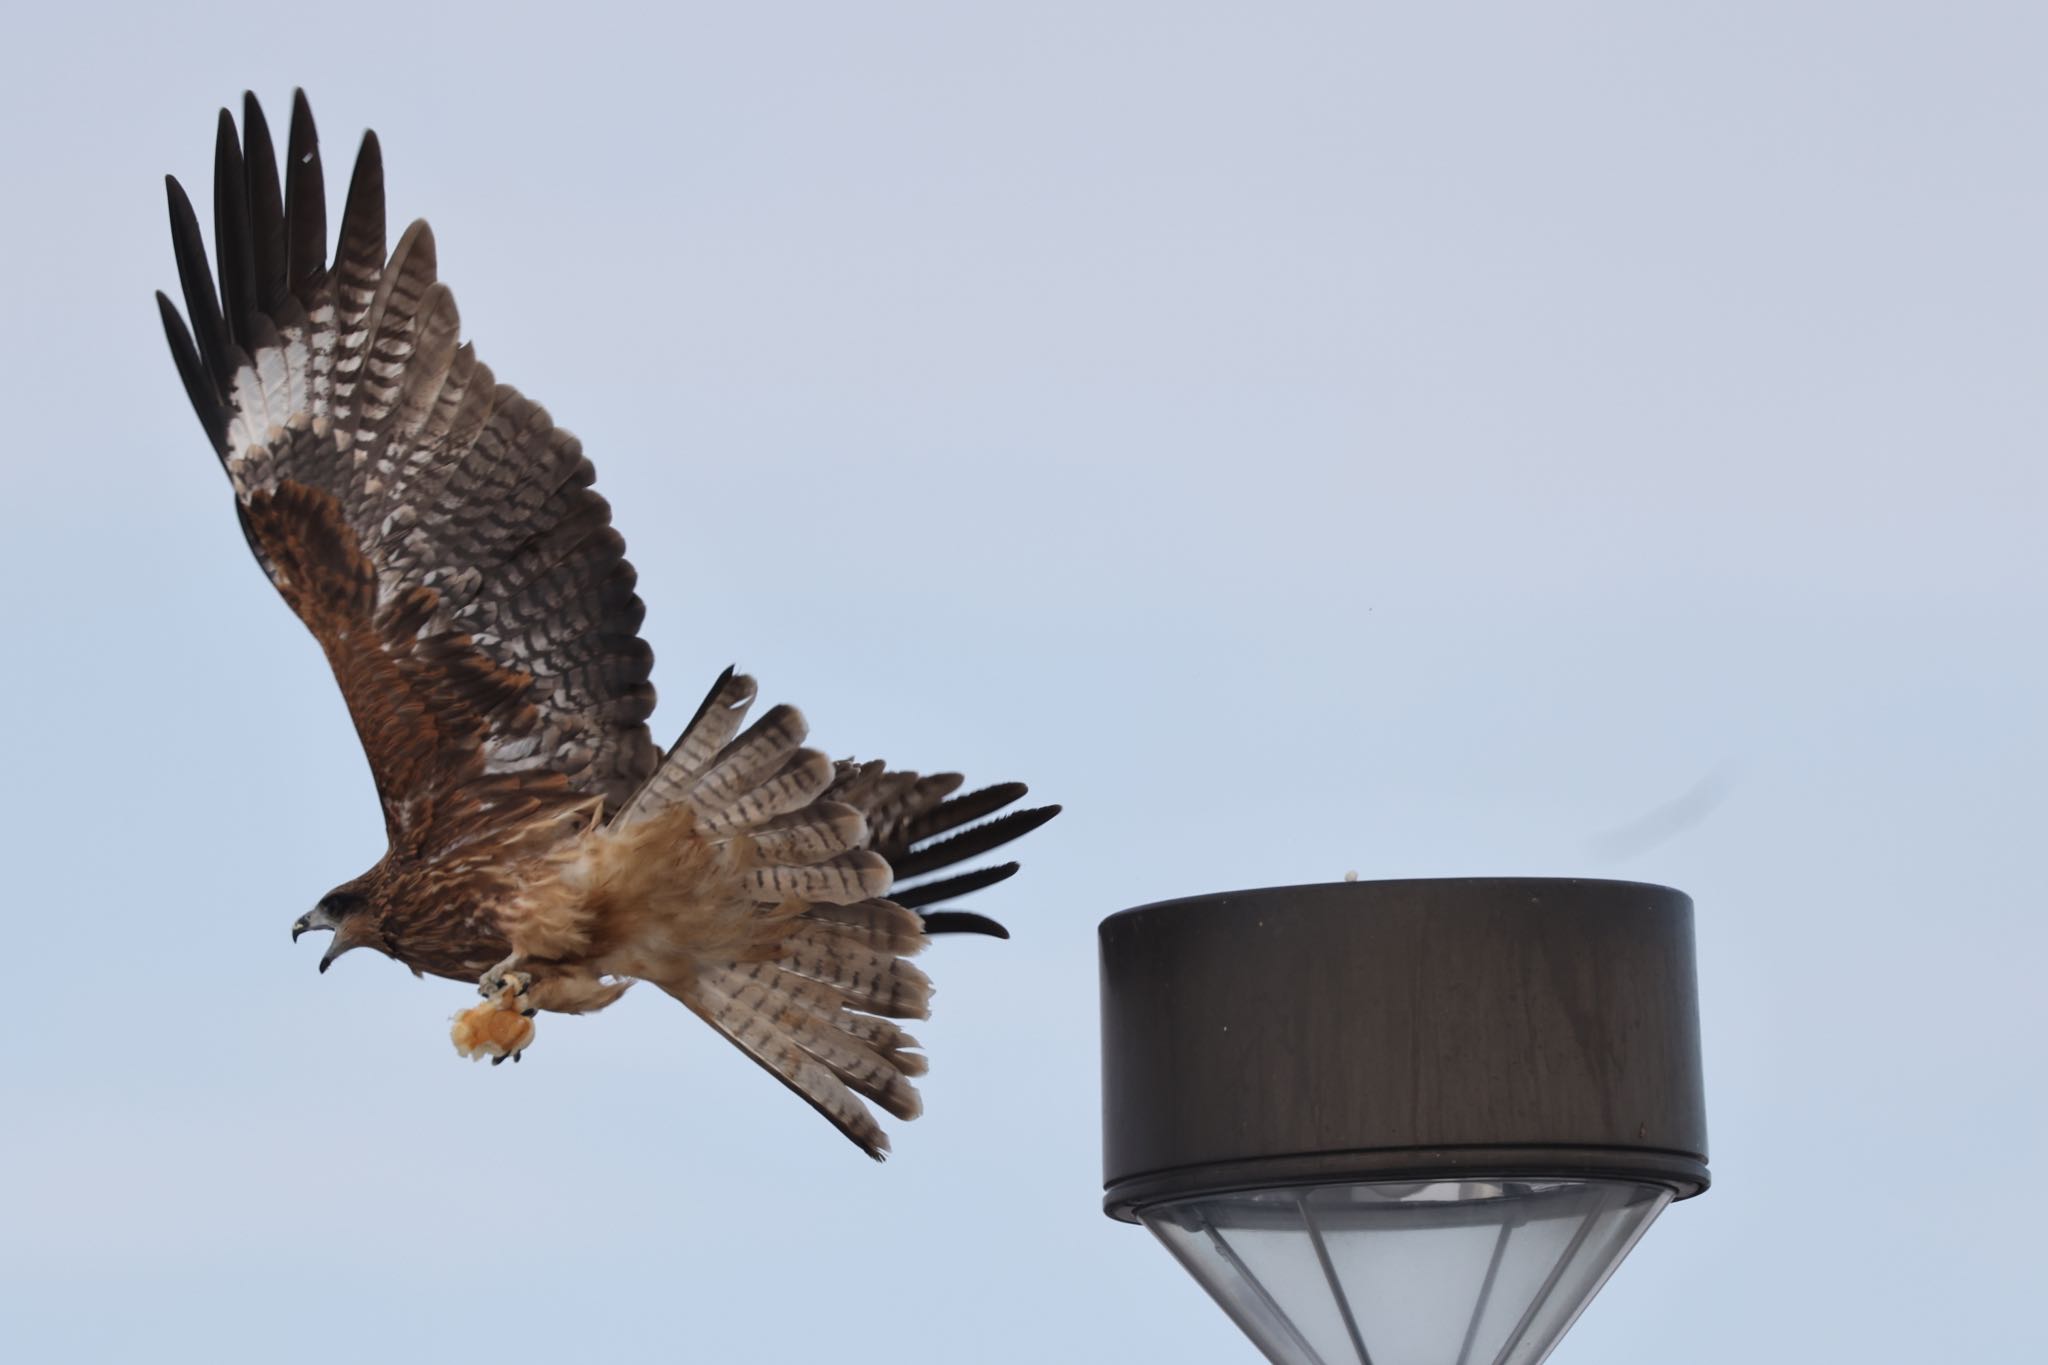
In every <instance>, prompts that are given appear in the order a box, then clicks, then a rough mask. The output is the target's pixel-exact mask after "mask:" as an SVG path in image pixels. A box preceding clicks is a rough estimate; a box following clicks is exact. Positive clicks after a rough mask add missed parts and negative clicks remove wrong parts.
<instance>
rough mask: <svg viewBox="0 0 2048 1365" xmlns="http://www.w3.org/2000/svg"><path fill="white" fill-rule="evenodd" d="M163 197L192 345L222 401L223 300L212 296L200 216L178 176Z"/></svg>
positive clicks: (172, 178) (169, 180)
mask: <svg viewBox="0 0 2048 1365" xmlns="http://www.w3.org/2000/svg"><path fill="white" fill-rule="evenodd" d="M164 197H165V198H166V199H168V200H169V201H170V210H171V252H172V254H173V255H174V256H175V257H176V258H177V262H178V288H179V291H180V292H181V293H182V294H183V295H184V296H185V314H186V316H187V317H188V318H189V319H190V320H191V323H192V341H193V344H194V346H195V348H196V349H197V352H198V356H199V361H200V365H201V368H202V370H203V371H204V373H205V376H206V382H207V387H208V388H209V389H210V390H211V391H212V392H213V394H214V395H215V397H216V398H222V397H224V396H225V394H226V392H227V385H226V378H225V376H224V375H223V373H222V372H221V370H220V369H219V365H220V355H221V352H222V351H224V350H225V349H226V346H227V338H226V336H224V335H223V331H222V326H221V317H220V300H219V298H217V297H216V296H215V294H214V292H213V271H212V269H211V267H209V266H208V265H207V263H206V239H205V238H204V237H202V236H201V235H200V233H199V216H198V215H197V214H195V213H194V212H193V211H192V201H191V200H190V199H189V198H187V197H186V195H185V187H184V186H183V185H180V184H179V183H178V177H176V176H175V175H167V176H165V177H164Z"/></svg>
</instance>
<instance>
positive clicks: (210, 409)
mask: <svg viewBox="0 0 2048 1365" xmlns="http://www.w3.org/2000/svg"><path fill="white" fill-rule="evenodd" d="M156 307H157V312H158V313H160V314H162V315H163V320H164V339H165V340H166V341H168V342H170V343H171V359H172V360H174V361H176V362H177V366H178V378H179V379H181V380H183V381H184V383H185V397H186V398H187V399H188V400H190V402H191V404H192V411H193V412H195V413H197V414H198V416H199V425H200V426H202V427H204V428H206V439H208V440H209V441H212V442H213V449H214V452H215V453H216V454H218V455H219V456H220V457H221V459H222V460H223V461H225V460H226V459H227V441H228V410H227V407H226V405H225V404H223V403H222V402H221V401H220V397H219V395H218V394H216V393H214V391H213V388H212V385H211V384H210V382H209V381H208V380H207V377H206V366H205V365H204V364H203V363H201V361H200V359H199V352H198V350H197V349H195V348H194V346H193V344H192V333H191V332H190V331H188V330H186V327H185V319H184V318H182V317H180V316H178V306H177V305H176V304H174V303H172V302H171V301H170V299H169V298H168V297H166V295H165V294H164V291H163V290H161V289H159V290H157V291H156ZM238 505H239V504H238Z"/></svg>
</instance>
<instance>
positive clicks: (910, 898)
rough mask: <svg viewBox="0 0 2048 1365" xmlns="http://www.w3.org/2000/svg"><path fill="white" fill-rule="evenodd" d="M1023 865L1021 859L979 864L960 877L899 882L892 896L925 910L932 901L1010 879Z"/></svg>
mask: <svg viewBox="0 0 2048 1365" xmlns="http://www.w3.org/2000/svg"><path fill="white" fill-rule="evenodd" d="M1021 866H1022V864H1020V863H999V864H997V865H996V866H995V867H978V868H976V869H975V870H974V871H972V872H963V873H961V874H960V875H959V876H957V877H946V878H942V879H941V880H939V881H935V882H925V883H922V884H921V885H918V886H899V887H895V888H893V889H892V890H891V891H890V892H889V899H890V900H892V901H895V902H896V903H897V904H898V905H900V906H902V907H903V908H904V909H906V910H922V909H923V908H924V907H925V906H927V905H930V904H931V903H932V902H933V901H942V900H950V899H951V898H952V897H954V896H965V895H970V894H972V893H973V892H976V891H980V890H982V889H984V888H986V887H991V886H994V885H995V884H996V883H997V882H1002V881H1008V880H1009V879H1010V878H1012V877H1014V876H1016V875H1017V869H1018V868H1019V867H1021Z"/></svg>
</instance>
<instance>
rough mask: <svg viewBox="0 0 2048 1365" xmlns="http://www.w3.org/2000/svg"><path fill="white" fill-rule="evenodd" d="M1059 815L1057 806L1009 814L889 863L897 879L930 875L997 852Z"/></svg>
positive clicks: (962, 831)
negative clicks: (991, 852)
mask: <svg viewBox="0 0 2048 1365" xmlns="http://www.w3.org/2000/svg"><path fill="white" fill-rule="evenodd" d="M1059 813H1060V808H1059V807H1058V806H1038V807H1035V808H1033V809H1031V810H1018V811H1011V812H1010V813H1009V814H1008V815H1004V816H999V817H997V818H996V819H994V820H990V821H988V822H987V823H986V824H980V825H975V826H973V827H972V828H969V829H964V830H961V831H960V832H959V833H958V834H955V835H952V836H950V837H949V838H945V839H941V840H939V841H938V842H937V843H933V844H927V845H925V846H924V847H923V848H919V849H913V850H911V851H910V852H908V853H906V854H903V855H902V856H900V857H897V858H892V859H890V865H891V866H892V867H894V868H895V869H896V875H897V876H899V877H916V876H919V875H921V874H923V873H926V872H934V871H937V870H938V869H939V868H942V867H951V866H953V865H954V864H955V863H962V862H965V861H967V859H969V858H972V857H975V856H976V855H977V854H982V853H986V852H988V851H989V850H990V849H992V848H1001V847H1002V846H1003V845H1004V844H1007V843H1009V842H1010V841H1011V840H1013V839H1021V838H1023V837H1024V836H1025V835H1027V834H1029V833H1030V832H1031V831H1032V830H1034V829H1037V828H1038V827H1039V826H1040V825H1042V824H1044V823H1045V822H1046V821H1048V820H1050V819H1052V818H1053V816H1055V815H1058V814H1059Z"/></svg>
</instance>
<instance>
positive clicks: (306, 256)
mask: <svg viewBox="0 0 2048 1365" xmlns="http://www.w3.org/2000/svg"><path fill="white" fill-rule="evenodd" d="M287 137H288V141H287V142H286V144H285V148H286V150H285V155H286V157H287V160H286V162H285V170H284V203H285V263H286V278H287V282H288V286H289V288H290V289H291V291H292V293H293V294H295V295H299V296H300V297H306V296H307V295H308V294H309V293H310V291H311V290H312V288H313V287H314V286H315V285H317V284H318V283H319V281H320V277H321V276H322V275H323V274H325V273H326V271H327V184H326V180H325V177H324V175H323V173H322V171H321V169H320V134H319V131H318V130H317V129H316V128H315V127H314V126H313V106H312V105H310V104H308V103H307V102H306V92H305V91H303V90H294V91H293V92H292V126H291V131H290V133H289V134H288V135H287Z"/></svg>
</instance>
